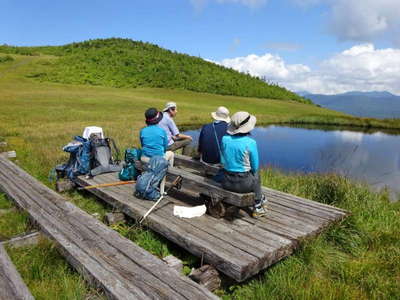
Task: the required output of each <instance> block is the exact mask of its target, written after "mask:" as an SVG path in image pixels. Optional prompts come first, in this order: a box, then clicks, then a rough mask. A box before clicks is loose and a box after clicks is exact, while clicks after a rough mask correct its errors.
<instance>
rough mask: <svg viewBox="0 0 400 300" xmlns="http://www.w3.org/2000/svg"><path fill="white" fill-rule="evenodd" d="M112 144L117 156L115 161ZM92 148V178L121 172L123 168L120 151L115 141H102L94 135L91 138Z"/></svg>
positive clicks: (108, 139) (107, 139)
mask: <svg viewBox="0 0 400 300" xmlns="http://www.w3.org/2000/svg"><path fill="white" fill-rule="evenodd" d="M111 143H112V145H113V147H114V150H115V154H116V158H115V160H114V158H113V156H112V151H111V146H110V144H111ZM90 146H91V151H92V159H91V168H90V176H96V175H99V174H103V173H109V172H119V171H121V169H122V167H121V166H120V165H119V163H120V160H119V150H118V148H117V146H116V145H115V142H114V140H112V139H110V138H105V139H102V138H99V137H98V136H97V135H93V136H92V137H91V138H90Z"/></svg>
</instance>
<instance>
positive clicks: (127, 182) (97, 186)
mask: <svg viewBox="0 0 400 300" xmlns="http://www.w3.org/2000/svg"><path fill="white" fill-rule="evenodd" d="M135 182H136V181H135V180H128V181H117V182H110V183H101V184H96V185H87V186H82V187H79V188H78V190H90V189H96V188H99V187H108V186H116V185H123V184H132V183H135Z"/></svg>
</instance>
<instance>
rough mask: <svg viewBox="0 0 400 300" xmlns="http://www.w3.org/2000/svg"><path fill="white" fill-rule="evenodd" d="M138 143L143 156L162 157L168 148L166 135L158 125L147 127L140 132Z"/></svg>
mask: <svg viewBox="0 0 400 300" xmlns="http://www.w3.org/2000/svg"><path fill="white" fill-rule="evenodd" d="M140 143H141V144H142V151H143V155H144V156H147V157H153V156H155V155H160V156H163V155H164V154H165V151H167V147H168V138H167V134H166V132H165V130H164V129H162V128H161V127H159V126H158V125H149V126H147V127H144V128H143V129H142V130H140Z"/></svg>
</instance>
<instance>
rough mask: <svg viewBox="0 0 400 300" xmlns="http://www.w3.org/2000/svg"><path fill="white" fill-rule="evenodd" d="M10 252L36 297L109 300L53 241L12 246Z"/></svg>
mask: <svg viewBox="0 0 400 300" xmlns="http://www.w3.org/2000/svg"><path fill="white" fill-rule="evenodd" d="M8 254H9V256H10V257H11V260H12V261H13V263H14V265H15V266H16V268H17V270H18V272H19V273H20V274H21V277H22V279H23V280H24V282H25V283H26V285H27V286H28V288H29V290H30V291H31V293H32V295H33V296H34V297H35V299H38V300H39V299H65V300H67V299H68V300H69V299H76V300H78V299H79V300H80V299H103V298H104V299H105V297H104V296H102V295H101V294H100V293H99V292H98V291H97V290H95V289H93V288H89V287H88V286H87V285H86V283H85V281H84V279H83V277H82V276H80V275H79V274H77V273H76V272H75V271H74V270H73V269H72V268H71V267H70V266H69V265H68V263H67V262H66V261H65V259H64V258H63V257H62V256H61V255H60V254H59V253H58V251H57V249H56V248H55V247H54V244H53V243H52V242H49V241H47V240H42V241H41V242H40V243H39V244H38V245H36V246H30V247H23V248H17V249H15V248H13V249H8Z"/></svg>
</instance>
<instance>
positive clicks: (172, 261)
mask: <svg viewBox="0 0 400 300" xmlns="http://www.w3.org/2000/svg"><path fill="white" fill-rule="evenodd" d="M163 261H164V262H165V263H166V264H167V265H168V266H169V267H170V268H172V269H174V270H175V271H177V272H178V273H179V274H181V273H182V270H183V263H182V261H181V260H180V259H179V258H176V257H175V256H173V255H168V256H166V257H164V258H163Z"/></svg>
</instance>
